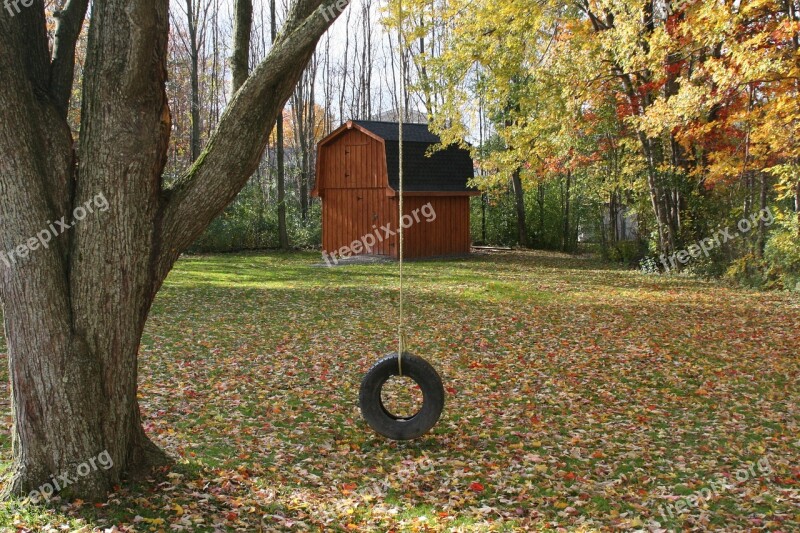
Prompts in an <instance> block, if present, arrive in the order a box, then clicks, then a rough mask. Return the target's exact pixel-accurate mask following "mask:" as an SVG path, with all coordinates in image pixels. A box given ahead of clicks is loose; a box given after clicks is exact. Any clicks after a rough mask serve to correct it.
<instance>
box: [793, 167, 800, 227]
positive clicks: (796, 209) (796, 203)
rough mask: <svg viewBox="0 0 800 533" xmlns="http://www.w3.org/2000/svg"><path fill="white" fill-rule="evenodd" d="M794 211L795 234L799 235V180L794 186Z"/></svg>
mask: <svg viewBox="0 0 800 533" xmlns="http://www.w3.org/2000/svg"><path fill="white" fill-rule="evenodd" d="M794 213H795V216H796V217H797V236H798V237H800V181H798V182H797V184H796V185H795V187H794Z"/></svg>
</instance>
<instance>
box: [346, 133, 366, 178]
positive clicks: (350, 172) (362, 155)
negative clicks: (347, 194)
mask: <svg viewBox="0 0 800 533" xmlns="http://www.w3.org/2000/svg"><path fill="white" fill-rule="evenodd" d="M368 147H369V143H352V144H345V145H344V182H345V183H346V184H347V185H348V187H359V186H363V185H364V184H365V181H366V180H367V179H368V175H367V171H368V161H367V157H368V155H369V152H368V150H367V148H368Z"/></svg>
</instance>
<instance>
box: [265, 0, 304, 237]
mask: <svg viewBox="0 0 800 533" xmlns="http://www.w3.org/2000/svg"><path fill="white" fill-rule="evenodd" d="M270 17H271V22H270V24H271V25H272V42H273V45H274V43H275V39H276V38H277V28H278V23H277V18H276V15H275V0H271V2H270ZM307 61H308V60H306V62H307ZM275 145H276V146H275V155H276V162H277V167H278V168H277V178H276V179H277V188H278V191H277V195H278V242H279V246H280V248H281V250H288V249H289V232H288V231H287V229H286V166H285V164H284V155H285V152H284V139H283V107H281V110H280V113H279V114H278V118H277V120H276V122H275Z"/></svg>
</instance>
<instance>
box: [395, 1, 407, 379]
mask: <svg viewBox="0 0 800 533" xmlns="http://www.w3.org/2000/svg"><path fill="white" fill-rule="evenodd" d="M397 13H398V15H397V16H398V17H399V19H400V23H399V24H398V47H399V48H400V113H399V114H400V116H399V117H398V120H397V124H398V129H399V130H400V131H399V134H398V144H399V151H398V159H399V161H400V162H399V165H400V169H399V171H398V181H399V189H400V201H399V202H398V204H399V205H398V215H397V220H398V222H399V226H400V227H399V240H400V248H399V250H398V251H399V260H400V309H399V320H398V326H397V369H398V372H399V374H400V376H402V375H403V352H405V350H406V333H405V316H404V313H403V244H404V240H403V119H404V118H405V114H406V100H405V97H406V68H405V66H406V64H405V61H403V0H399V2H398V11H397Z"/></svg>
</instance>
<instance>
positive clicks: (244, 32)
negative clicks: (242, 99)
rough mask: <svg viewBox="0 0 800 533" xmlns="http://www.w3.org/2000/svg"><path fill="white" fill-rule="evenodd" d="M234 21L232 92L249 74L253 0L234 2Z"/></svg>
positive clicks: (236, 89) (242, 83)
mask: <svg viewBox="0 0 800 533" xmlns="http://www.w3.org/2000/svg"><path fill="white" fill-rule="evenodd" d="M234 11H235V12H236V19H235V21H234V29H233V55H232V56H231V71H232V75H233V92H234V93H235V92H236V91H238V90H239V87H241V86H242V85H244V82H245V81H247V76H248V75H249V74H250V31H251V28H252V26H253V0H236V5H235V6H234Z"/></svg>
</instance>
